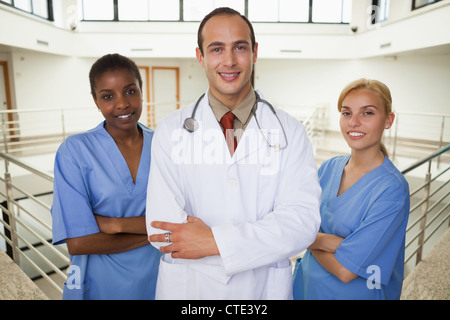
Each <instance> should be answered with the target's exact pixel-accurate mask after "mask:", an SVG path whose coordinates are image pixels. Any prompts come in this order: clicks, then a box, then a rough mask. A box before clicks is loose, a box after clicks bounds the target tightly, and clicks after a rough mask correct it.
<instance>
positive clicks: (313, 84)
mask: <svg viewBox="0 0 450 320" xmlns="http://www.w3.org/2000/svg"><path fill="white" fill-rule="evenodd" d="M361 77H366V78H372V79H377V80H380V81H382V82H384V83H386V85H388V86H389V88H390V89H391V93H392V96H393V108H394V111H397V112H400V111H403V112H406V111H408V112H410V111H412V112H435V113H445V114H450V90H449V88H450V87H449V84H450V55H404V56H398V57H397V59H396V60H393V61H391V60H386V59H384V58H370V59H355V60H320V61H317V60H276V61H275V60H265V59H260V60H259V61H258V62H257V64H256V87H257V88H259V89H261V90H262V91H263V92H264V94H265V96H266V98H267V99H269V100H272V101H274V102H275V101H276V102H277V103H279V104H288V105H292V104H298V105H316V104H320V103H325V104H329V105H330V123H329V129H330V130H337V131H338V130H339V127H338V119H339V115H338V112H337V107H336V103H337V99H338V97H339V94H340V92H341V90H342V89H343V87H344V86H345V85H346V84H347V83H349V82H351V81H353V80H356V79H358V78H361Z"/></svg>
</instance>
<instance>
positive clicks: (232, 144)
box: [220, 112, 237, 156]
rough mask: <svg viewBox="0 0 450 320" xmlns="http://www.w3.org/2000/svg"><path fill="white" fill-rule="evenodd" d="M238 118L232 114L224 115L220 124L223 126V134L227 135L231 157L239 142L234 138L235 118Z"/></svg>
mask: <svg viewBox="0 0 450 320" xmlns="http://www.w3.org/2000/svg"><path fill="white" fill-rule="evenodd" d="M235 117H236V116H235V115H234V114H233V113H232V112H227V113H225V114H224V116H223V117H222V119H220V124H221V125H222V129H223V134H224V135H225V140H226V142H227V146H228V150H230V154H231V156H233V154H234V150H236V146H237V141H236V137H235V136H234V118H235Z"/></svg>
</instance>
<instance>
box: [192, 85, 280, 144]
mask: <svg viewBox="0 0 450 320" xmlns="http://www.w3.org/2000/svg"><path fill="white" fill-rule="evenodd" d="M255 95H256V100H255V103H254V105H253V107H252V113H253V116H254V117H255V120H256V124H257V126H258V129H259V131H260V132H261V135H262V136H263V137H264V140H265V141H266V143H267V145H268V146H269V147H270V148H274V149H275V150H276V151H279V150H283V149H285V148H286V147H287V146H288V141H287V137H286V131H285V130H284V126H283V124H282V123H281V121H280V118H278V115H277V112H276V111H275V108H274V107H273V106H272V105H271V104H270V103H269V102H268V101H266V100H264V99H261V98H260V97H259V94H258V93H257V92H256V91H255ZM204 96H205V93H204V94H202V95H201V96H200V98H198V100H197V102H196V103H195V106H194V110H192V114H191V116H190V117H189V118H186V119H185V120H184V125H183V128H184V129H186V130H187V131H188V132H190V133H192V132H194V131H195V130H197V129H198V122H197V120H195V113H196V112H197V108H198V105H199V104H200V101H201V100H202V99H203V97H204ZM260 102H261V103H264V104H265V105H267V106H268V107H269V108H270V110H272V112H273V114H274V115H275V118H277V120H278V123H279V124H280V127H281V130H282V131H283V135H284V141H285V145H284V146H283V147H281V146H280V144H279V143H276V144H274V145H272V144H270V143H269V141H268V140H267V138H266V136H265V135H264V133H263V131H262V129H261V126H260V125H259V121H258V118H257V117H256V107H257V105H258V103H260Z"/></svg>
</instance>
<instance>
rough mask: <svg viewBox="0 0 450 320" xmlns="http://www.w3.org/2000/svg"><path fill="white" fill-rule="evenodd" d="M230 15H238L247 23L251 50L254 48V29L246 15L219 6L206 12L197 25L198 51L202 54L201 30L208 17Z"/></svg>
mask: <svg viewBox="0 0 450 320" xmlns="http://www.w3.org/2000/svg"><path fill="white" fill-rule="evenodd" d="M221 14H224V15H230V16H235V15H237V16H240V17H241V18H242V20H244V21H245V23H247V25H248V27H249V28H250V39H251V42H252V50H253V49H255V44H256V39H255V31H254V30H253V26H252V24H251V22H250V21H249V20H248V19H247V17H246V16H244V15H242V14H241V13H240V12H239V11H236V10H234V9H231V8H228V7H221V8H216V9H214V10H213V11H211V12H210V13H208V14H207V15H206V16H205V17H204V18H203V20H202V22H201V23H200V26H199V27H198V32H197V45H198V48H199V49H200V52H201V53H202V55H203V48H202V46H203V36H202V32H203V27H204V26H205V24H206V22H208V20H209V19H211V18H212V17H214V16H218V15H221Z"/></svg>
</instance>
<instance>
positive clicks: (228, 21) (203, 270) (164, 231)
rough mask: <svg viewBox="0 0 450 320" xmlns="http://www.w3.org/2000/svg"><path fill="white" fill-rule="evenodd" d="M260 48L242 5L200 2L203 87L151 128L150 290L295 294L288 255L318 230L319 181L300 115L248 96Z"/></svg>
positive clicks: (217, 295)
mask: <svg viewBox="0 0 450 320" xmlns="http://www.w3.org/2000/svg"><path fill="white" fill-rule="evenodd" d="M257 53H258V44H257V43H256V42H255V36H254V32H253V28H252V25H251V24H250V22H249V21H248V20H247V18H246V17H245V16H241V14H240V13H239V12H237V11H234V10H232V9H229V8H218V9H215V10H214V11H212V12H211V13H210V14H208V15H207V16H206V17H205V18H204V20H203V21H202V22H201V24H200V27H199V30H198V48H197V49H196V55H197V59H198V61H199V63H200V65H201V66H202V67H203V68H204V69H205V71H206V76H207V78H208V82H209V90H208V91H207V92H206V94H205V95H204V96H203V97H201V98H200V99H199V100H198V101H197V103H196V102H194V103H193V104H191V105H189V106H187V107H184V108H182V109H181V110H178V111H176V112H174V113H173V114H171V115H169V116H168V117H167V118H165V119H164V120H163V121H161V122H160V124H159V125H158V128H157V129H156V132H155V134H154V137H153V143H152V163H151V169H150V176H149V184H148V194H147V213H146V220H147V230H148V234H149V241H150V242H151V243H152V244H153V245H154V246H156V247H157V248H159V249H160V251H161V252H163V253H165V255H164V256H163V257H162V259H161V263H160V268H159V276H158V282H157V289H156V298H157V299H290V298H292V267H291V265H290V260H289V257H292V256H295V255H297V254H298V253H300V252H302V251H303V250H304V249H305V248H307V247H308V246H309V245H310V244H311V243H312V242H313V241H314V239H315V237H316V234H317V232H318V228H319V225H320V215H319V199H320V194H321V190H320V186H319V183H318V178H317V171H316V164H315V162H314V159H313V152H312V148H311V145H310V142H309V140H308V138H307V136H306V132H305V130H304V128H303V126H302V125H301V124H300V123H299V122H298V121H296V120H295V119H293V118H292V117H290V116H289V115H288V114H286V113H284V112H281V111H280V110H277V111H276V114H275V113H274V111H275V110H273V111H272V109H271V106H269V105H268V104H267V103H263V102H260V100H258V101H256V98H257V97H256V94H258V95H259V96H260V97H261V98H263V97H262V95H261V93H260V92H256V91H254V90H253V88H252V85H251V82H250V77H251V74H252V70H253V64H254V63H255V62H256V59H257ZM274 80H275V81H276V79H274ZM255 102H256V103H255ZM196 105H197V106H196ZM194 109H195V111H194ZM230 113H231V114H230ZM226 114H228V116H231V120H229V122H231V126H232V128H231V129H230V128H227V124H226V123H225V122H223V120H222V121H221V118H222V116H224V115H226ZM228 116H226V117H228ZM226 117H225V118H226ZM190 118H192V119H195V120H193V122H194V123H195V126H193V127H194V129H192V128H191V129H189V130H187V129H186V128H184V123H185V120H186V119H189V120H190V121H192V119H190ZM233 118H234V119H233ZM230 133H231V135H230ZM233 133H236V134H233ZM225 137H226V138H225Z"/></svg>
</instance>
